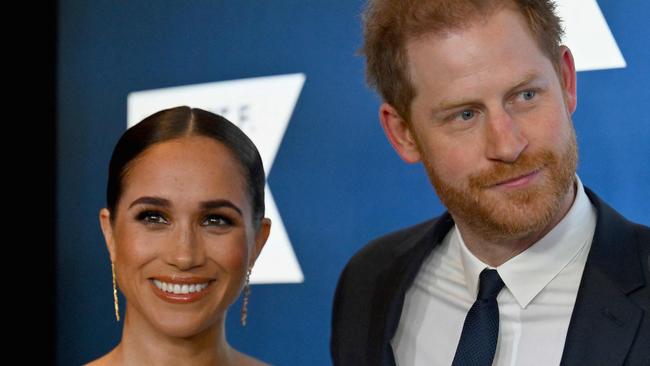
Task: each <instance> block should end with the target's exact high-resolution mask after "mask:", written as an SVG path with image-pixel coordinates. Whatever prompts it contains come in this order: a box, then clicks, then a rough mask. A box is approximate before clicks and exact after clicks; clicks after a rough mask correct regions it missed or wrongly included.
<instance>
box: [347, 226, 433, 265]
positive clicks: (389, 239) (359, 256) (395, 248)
mask: <svg viewBox="0 0 650 366" xmlns="http://www.w3.org/2000/svg"><path fill="white" fill-rule="evenodd" d="M440 219H441V217H437V218H434V219H430V220H427V221H424V222H421V223H419V224H416V225H413V226H410V227H407V228H403V229H400V230H397V231H394V232H391V233H388V234H386V235H383V236H381V237H379V238H376V239H373V240H372V241H370V242H369V243H367V244H366V245H365V246H363V248H361V249H360V250H359V251H358V252H357V253H356V254H355V255H354V256H353V257H352V258H351V259H350V261H349V262H348V264H347V265H346V270H347V271H356V270H359V271H362V272H364V273H367V271H368V270H369V268H368V267H373V268H378V267H382V266H383V265H389V264H390V263H391V262H392V259H393V258H395V256H397V255H399V253H403V252H405V251H407V250H409V249H411V248H412V247H413V246H414V245H416V244H417V243H418V242H419V240H420V239H421V238H422V237H423V236H424V235H425V234H426V233H428V232H430V231H431V230H432V228H433V227H434V226H435V225H436V224H437V223H438V221H439V220H440Z"/></svg>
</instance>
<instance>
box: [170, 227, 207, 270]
mask: <svg viewBox="0 0 650 366" xmlns="http://www.w3.org/2000/svg"><path fill="white" fill-rule="evenodd" d="M170 239H171V240H170V243H169V248H168V249H167V262H168V263H169V264H171V265H173V266H175V267H176V268H178V269H179V270H181V271H187V270H190V269H192V268H194V267H198V266H201V265H203V264H204V262H205V258H206V256H205V246H204V245H203V244H202V243H201V240H200V237H199V235H198V233H197V232H196V229H195V228H193V227H192V225H191V224H183V225H179V226H178V228H177V230H175V232H174V235H173V236H172V238H170Z"/></svg>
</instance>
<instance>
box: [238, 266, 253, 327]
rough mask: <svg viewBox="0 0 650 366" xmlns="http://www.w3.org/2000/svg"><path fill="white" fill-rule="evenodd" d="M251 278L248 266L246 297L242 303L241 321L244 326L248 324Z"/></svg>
mask: <svg viewBox="0 0 650 366" xmlns="http://www.w3.org/2000/svg"><path fill="white" fill-rule="evenodd" d="M250 278H251V269H250V268H248V272H246V284H245V285H244V298H243V299H242V304H241V318H240V322H241V325H242V326H243V327H245V326H246V319H247V318H248V297H249V296H250V295H251V285H250Z"/></svg>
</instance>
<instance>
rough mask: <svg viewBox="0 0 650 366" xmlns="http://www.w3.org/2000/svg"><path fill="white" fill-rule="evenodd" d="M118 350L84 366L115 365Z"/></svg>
mask: <svg viewBox="0 0 650 366" xmlns="http://www.w3.org/2000/svg"><path fill="white" fill-rule="evenodd" d="M116 349H117V348H115V349H113V350H112V351H110V352H109V353H107V354H105V355H103V356H102V357H100V358H98V359H96V360H93V361H90V362H88V363H87V364H85V365H84V366H109V365H115V351H116Z"/></svg>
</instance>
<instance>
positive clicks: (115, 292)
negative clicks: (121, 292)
mask: <svg viewBox="0 0 650 366" xmlns="http://www.w3.org/2000/svg"><path fill="white" fill-rule="evenodd" d="M111 272H112V273H113V303H114V304H115V319H116V320H117V321H118V322H119V321H120V306H119V305H118V303H117V285H116V282H115V265H114V264H113V262H111Z"/></svg>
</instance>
